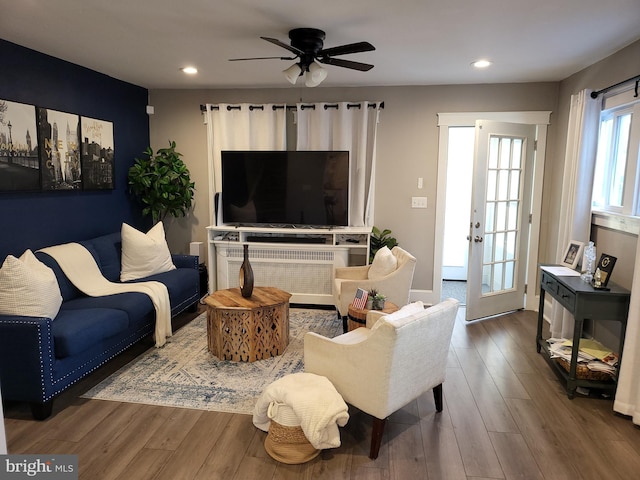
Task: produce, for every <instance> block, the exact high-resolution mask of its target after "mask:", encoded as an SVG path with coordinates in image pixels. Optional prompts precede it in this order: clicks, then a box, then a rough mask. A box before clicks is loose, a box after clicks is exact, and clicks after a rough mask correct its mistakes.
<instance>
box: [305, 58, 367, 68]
mask: <svg viewBox="0 0 640 480" xmlns="http://www.w3.org/2000/svg"><path fill="white" fill-rule="evenodd" d="M317 60H318V61H319V62H320V63H326V64H328V65H335V66H336V67H344V68H351V69H353V70H360V71H361V72H367V71H369V70H371V69H372V68H373V65H370V64H368V63H360V62H352V61H351V60H342V59H340V58H331V57H324V58H318V59H317Z"/></svg>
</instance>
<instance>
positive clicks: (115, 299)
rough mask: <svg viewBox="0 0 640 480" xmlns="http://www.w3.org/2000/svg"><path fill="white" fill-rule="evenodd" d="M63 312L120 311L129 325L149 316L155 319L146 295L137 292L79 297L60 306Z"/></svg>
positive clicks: (151, 304)
mask: <svg viewBox="0 0 640 480" xmlns="http://www.w3.org/2000/svg"><path fill="white" fill-rule="evenodd" d="M62 308H63V309H65V310H84V311H90V309H93V308H99V309H100V308H102V309H109V310H121V311H123V312H125V313H126V314H127V317H128V319H129V325H128V326H132V325H133V324H134V323H137V322H140V321H147V319H148V318H149V316H150V315H153V316H152V317H151V318H155V309H154V308H153V303H152V302H151V299H150V298H149V296H148V295H145V294H144V293H139V292H128V293H117V294H115V295H104V296H101V297H87V296H85V297H79V298H76V299H74V300H71V301H69V302H65V303H64V304H63V306H62Z"/></svg>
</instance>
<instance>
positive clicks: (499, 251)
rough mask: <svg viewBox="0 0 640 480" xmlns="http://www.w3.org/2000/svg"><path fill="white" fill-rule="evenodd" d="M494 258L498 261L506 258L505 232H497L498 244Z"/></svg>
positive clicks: (494, 249)
mask: <svg viewBox="0 0 640 480" xmlns="http://www.w3.org/2000/svg"><path fill="white" fill-rule="evenodd" d="M493 258H494V260H495V261H496V262H501V261H503V260H504V233H496V244H495V246H494V248H493Z"/></svg>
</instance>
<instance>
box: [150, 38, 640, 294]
mask: <svg viewBox="0 0 640 480" xmlns="http://www.w3.org/2000/svg"><path fill="white" fill-rule="evenodd" d="M638 58H640V42H636V43H634V44H632V45H631V46H629V47H627V48H625V49H623V50H621V51H620V52H618V53H616V54H614V55H612V56H610V57H608V58H607V59H605V60H602V61H600V62H598V63H595V64H594V65H592V66H590V67H588V68H587V69H585V70H583V71H581V72H579V73H577V74H575V75H573V76H571V77H569V78H567V79H566V80H564V81H562V82H558V83H532V84H498V85H449V86H412V87H367V88H322V87H320V88H315V89H309V88H304V87H302V88H301V87H285V86H284V82H283V88H280V89H264V90H262V89H260V90H258V89H236V90H152V91H150V93H149V97H150V98H149V104H150V105H153V106H154V107H155V114H154V115H152V116H151V118H150V129H151V143H152V146H153V148H154V149H156V148H158V147H161V146H164V145H166V144H167V142H168V141H169V140H170V139H171V140H175V141H176V142H177V146H178V151H180V152H181V153H183V155H184V157H183V159H184V161H185V162H186V164H187V165H188V167H189V169H190V170H191V173H192V175H193V178H194V180H195V182H196V204H195V208H194V211H193V213H192V214H191V216H190V217H188V218H186V219H178V220H170V221H168V225H167V231H168V233H167V236H168V240H169V244H170V246H171V248H172V250H173V251H176V252H187V251H188V245H189V242H191V241H202V242H205V241H206V230H205V227H206V226H207V225H208V223H209V221H208V219H209V207H210V204H211V199H210V197H209V194H208V191H207V190H208V181H207V141H206V132H205V126H204V124H203V117H202V115H201V113H200V105H201V104H205V103H222V102H230V103H234V102H238V103H239V102H254V103H260V102H286V103H288V104H295V103H296V102H315V101H360V100H371V101H384V102H385V108H384V110H383V112H382V114H381V122H380V126H379V135H378V170H377V174H378V175H377V183H376V202H375V204H376V212H375V224H376V225H377V226H379V227H382V228H389V229H391V230H392V231H393V234H394V236H396V238H397V239H398V240H399V242H400V244H401V245H402V246H403V247H405V248H406V249H407V250H409V251H411V252H412V253H413V254H414V255H416V257H417V258H418V266H417V268H416V274H415V279H414V284H413V288H414V289H417V290H430V289H431V288H432V276H433V257H434V252H433V248H434V235H435V232H434V229H435V200H436V188H437V185H436V177H437V155H438V128H437V113H439V112H471V111H518V110H523V111H524V110H542V111H546V110H550V111H552V115H551V125H550V128H549V137H548V144H547V156H546V168H545V174H544V185H543V192H544V193H543V207H542V219H541V239H540V252H539V259H540V261H541V262H549V261H553V259H554V257H555V250H556V243H557V233H556V232H557V225H558V221H559V219H558V211H559V209H558V208H557V206H558V205H559V201H560V200H559V199H560V193H561V186H562V174H563V160H562V159H563V157H564V150H565V145H566V136H567V135H566V125H567V119H568V115H569V101H570V97H571V95H572V94H573V93H576V92H578V91H580V90H581V89H583V88H591V89H594V90H598V89H601V88H604V87H606V86H609V85H612V84H614V83H617V82H620V81H622V80H625V79H627V78H630V77H633V76H634V75H637V74H638V73H640V72H638V71H637V70H638V62H637V59H638ZM418 177H423V178H424V181H425V182H424V188H423V189H422V190H418V188H417V178H418ZM411 196H426V197H428V199H429V207H428V208H427V209H426V210H420V209H411V208H410V197H411ZM596 234H597V236H598V242H599V244H598V245H597V246H598V251H603V250H602V249H606V251H607V252H608V253H609V252H610V253H611V254H612V255H615V252H616V251H621V252H622V256H621V258H622V261H623V262H624V261H625V259H626V261H627V262H630V263H632V262H633V258H634V257H633V255H634V253H635V245H634V242H633V240H630V239H629V238H628V236H626V237H625V236H621V235H620V234H617V233H616V232H602V233H600V232H596ZM632 250H633V251H632ZM632 273H633V269H632V268H625V267H622V268H620V270H618V268H616V280H617V281H618V282H619V283H622V284H623V285H627V286H629V285H630V282H631V275H632Z"/></svg>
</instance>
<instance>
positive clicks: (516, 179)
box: [509, 170, 520, 200]
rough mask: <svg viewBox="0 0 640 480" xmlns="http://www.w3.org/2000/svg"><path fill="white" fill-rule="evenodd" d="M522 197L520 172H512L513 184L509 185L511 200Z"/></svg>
mask: <svg viewBox="0 0 640 480" xmlns="http://www.w3.org/2000/svg"><path fill="white" fill-rule="evenodd" d="M519 196H520V170H512V171H511V183H509V200H513V199H516V198H518V197H519Z"/></svg>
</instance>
